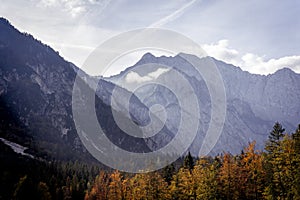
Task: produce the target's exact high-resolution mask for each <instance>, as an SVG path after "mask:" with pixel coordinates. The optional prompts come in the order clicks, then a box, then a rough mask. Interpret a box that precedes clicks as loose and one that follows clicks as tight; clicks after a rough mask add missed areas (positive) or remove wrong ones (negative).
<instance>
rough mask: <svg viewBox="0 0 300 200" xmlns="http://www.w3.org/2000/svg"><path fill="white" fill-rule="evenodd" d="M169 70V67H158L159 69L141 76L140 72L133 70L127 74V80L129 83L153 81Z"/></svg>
mask: <svg viewBox="0 0 300 200" xmlns="http://www.w3.org/2000/svg"><path fill="white" fill-rule="evenodd" d="M168 71H169V69H167V68H158V69H157V70H155V71H153V72H150V73H149V74H147V75H146V76H140V75H139V74H138V73H136V72H134V71H131V72H129V73H128V74H127V75H126V77H125V81H126V82H127V83H142V82H147V81H152V80H155V79H157V78H158V77H159V76H160V75H162V74H164V73H166V72H168Z"/></svg>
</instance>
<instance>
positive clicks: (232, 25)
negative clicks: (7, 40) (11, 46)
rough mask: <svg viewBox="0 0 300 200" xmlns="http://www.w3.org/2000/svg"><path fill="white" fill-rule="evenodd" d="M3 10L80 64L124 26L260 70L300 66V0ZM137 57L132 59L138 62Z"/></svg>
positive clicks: (40, 0)
mask: <svg viewBox="0 0 300 200" xmlns="http://www.w3.org/2000/svg"><path fill="white" fill-rule="evenodd" d="M0 15H1V16H3V17H5V18H7V19H8V20H9V21H10V22H11V23H12V24H13V25H14V26H15V27H16V28H18V29H19V30H21V31H26V32H28V33H31V34H32V35H33V36H34V37H36V38H37V39H39V40H42V41H43V42H44V43H46V44H49V45H50V46H52V47H53V48H54V49H55V50H57V51H59V52H60V55H62V56H63V57H64V58H65V59H67V60H69V61H71V62H73V63H75V64H76V65H77V66H79V67H80V66H81V65H82V64H83V63H84V61H85V59H86V58H87V56H88V55H89V54H90V53H91V52H92V51H93V50H94V49H95V47H97V46H99V45H100V44H101V43H102V42H104V41H105V40H107V39H109V38H110V37H112V36H114V35H116V34H118V33H122V32H124V31H128V30H132V29H136V28H145V27H160V28H166V29H170V30H174V31H177V32H179V33H181V34H183V35H186V36H188V37H190V38H191V39H193V40H194V41H195V42H197V43H198V44H200V45H201V46H202V48H203V49H204V50H205V51H206V52H207V53H208V54H209V55H210V56H213V57H215V58H217V59H220V60H223V61H225V62H228V63H232V64H234V65H237V66H240V67H241V68H242V69H243V70H247V71H249V72H252V73H258V74H269V73H273V72H275V71H276V70H278V69H280V68H283V67H289V68H291V69H293V70H294V71H296V72H298V73H300V45H299V44H300V1H297V0H290V1H279V0H251V1H239V0H224V1H222V0H202V1H201V0H199V1H197V0H177V1H161V0H151V1H146V0H144V1H142V0H130V1H129V0H128V1H126V0H114V1H110V0H99V1H98V0H1V3H0ZM139 56H141V53H140V54H139ZM129 57H130V56H129ZM129 57H128V58H129ZM133 58H134V57H132V56H131V58H130V59H127V61H126V62H125V61H124V65H130V64H131V63H130V62H136V59H137V57H135V59H133ZM132 59H133V60H132Z"/></svg>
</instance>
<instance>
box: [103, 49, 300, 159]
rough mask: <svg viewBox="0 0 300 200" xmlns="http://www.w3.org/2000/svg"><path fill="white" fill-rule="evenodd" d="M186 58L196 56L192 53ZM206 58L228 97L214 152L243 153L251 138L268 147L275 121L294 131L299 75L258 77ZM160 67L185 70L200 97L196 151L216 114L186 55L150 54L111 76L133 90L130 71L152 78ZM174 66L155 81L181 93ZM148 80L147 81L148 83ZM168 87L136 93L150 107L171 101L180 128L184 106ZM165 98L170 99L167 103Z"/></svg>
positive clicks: (298, 109) (172, 120) (279, 73)
mask: <svg viewBox="0 0 300 200" xmlns="http://www.w3.org/2000/svg"><path fill="white" fill-rule="evenodd" d="M186 56H190V57H193V56H192V55H186ZM205 59H210V60H212V61H213V62H214V63H215V65H216V66H217V68H218V69H219V71H220V74H221V76H222V78H223V82H224V87H225V91H226V101H227V102H226V104H227V112H226V119H225V124H224V128H223V131H222V134H221V136H220V138H219V140H218V142H217V144H216V145H215V147H214V149H213V151H212V153H215V154H216V153H220V152H222V151H230V152H231V153H239V152H240V151H241V149H243V147H244V146H246V145H247V144H248V142H250V141H253V140H256V141H257V147H258V148H259V149H263V146H264V143H265V140H266V139H267V136H268V132H269V130H270V129H271V127H272V125H273V124H274V123H275V121H280V122H281V123H282V124H283V126H284V127H286V129H287V131H292V130H294V129H295V127H296V125H297V124H298V123H299V119H300V105H299V99H300V74H296V73H294V72H293V71H291V70H290V69H286V68H285V69H282V70H279V71H277V72H276V73H274V74H271V75H268V76H262V75H254V74H250V73H248V72H245V71H242V70H241V69H240V68H238V67H235V66H233V65H229V64H226V63H224V62H221V61H218V60H215V59H213V58H202V60H205ZM151 63H152V64H153V65H152V69H151V67H150V68H148V69H144V70H141V68H142V67H143V66H146V65H145V64H151ZM156 65H157V67H156ZM161 66H168V67H167V68H169V69H174V70H176V71H178V72H180V73H182V74H183V75H184V77H185V79H186V80H188V81H189V83H190V84H191V85H192V87H193V89H194V91H196V92H195V93H196V95H197V97H198V99H199V101H200V104H199V105H200V108H201V109H200V115H201V116H203V118H202V119H201V120H200V123H201V126H200V128H199V129H198V134H197V138H196V140H195V141H194V144H193V145H192V147H191V150H192V151H193V153H195V154H197V152H199V146H201V145H202V143H201V142H202V140H203V138H204V135H205V133H206V131H207V128H208V124H209V120H210V117H211V113H210V110H211V99H210V98H211V97H210V94H209V92H208V89H207V87H206V84H205V82H204V79H203V78H202V77H197V78H195V76H194V74H197V72H196V71H195V69H194V68H193V66H191V64H189V63H188V62H187V61H186V60H185V59H183V57H181V56H180V55H177V56H175V57H165V56H162V57H155V56H153V55H151V54H149V53H148V54H145V55H144V56H143V57H142V58H141V60H140V61H138V62H137V63H136V64H135V65H134V66H132V67H130V68H127V69H126V70H125V71H123V72H121V73H120V74H119V75H116V76H113V77H110V78H108V80H110V81H112V82H114V83H116V84H119V85H120V86H122V87H124V88H126V89H128V90H130V91H133V90H132V89H133V88H134V87H135V84H137V82H134V80H131V81H128V80H129V79H130V76H129V75H131V74H132V73H135V74H138V75H136V76H135V77H142V78H143V77H147V76H149V74H151V73H154V72H157V70H158V69H159V68H161ZM167 68H165V69H167ZM174 70H169V71H168V70H167V72H164V73H162V74H160V75H159V76H158V77H157V78H156V81H158V82H161V83H166V84H167V83H171V84H172V85H175V86H176V87H177V91H180V87H181V85H182V83H181V82H180V81H179V80H177V79H174V72H173V71H174ZM121 77H123V78H121ZM144 80H146V79H144ZM143 83H147V81H144V82H143ZM167 91H168V89H166V88H162V87H160V86H148V87H142V88H140V89H139V90H136V91H135V94H136V95H137V96H138V97H139V98H140V99H141V100H142V102H143V103H145V104H146V105H148V106H151V105H153V104H155V103H158V104H161V105H167V106H166V110H167V112H170V115H169V116H171V118H170V119H169V122H170V123H169V124H167V127H168V128H169V129H170V130H173V131H176V129H174V128H173V127H176V126H177V124H178V121H177V119H178V118H180V116H179V114H178V113H179V111H178V109H180V106H179V104H178V102H176V101H175V98H172V97H170V96H167V95H165V94H166V93H167ZM187 98H188V97H187ZM166 102H168V103H167V104H166ZM168 105H172V107H168ZM191 106H193V105H191ZM174 108H176V109H177V111H176V109H174ZM185 131H189V129H188V128H187V129H186V130H185Z"/></svg>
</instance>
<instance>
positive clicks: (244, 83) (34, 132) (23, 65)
mask: <svg viewBox="0 0 300 200" xmlns="http://www.w3.org/2000/svg"><path fill="white" fill-rule="evenodd" d="M190 56H192V55H190ZM213 61H214V62H215V64H216V65H217V67H218V69H219V71H220V73H221V75H222V78H223V81H224V86H225V90H226V98H227V113H226V121H225V126H224V129H223V131H222V135H221V136H220V138H219V140H218V142H217V144H216V146H215V148H214V149H213V151H212V152H211V153H213V154H216V153H222V152H223V151H230V152H232V153H239V152H240V151H241V150H242V148H243V147H244V146H245V145H247V143H248V142H249V141H252V140H256V141H257V147H258V148H259V149H262V148H263V145H264V142H265V140H266V139H267V136H268V132H269V131H270V129H271V128H272V125H273V124H274V123H275V121H279V122H281V123H282V124H283V126H284V127H286V129H287V130H294V129H295V127H296V125H297V124H298V123H299V119H300V104H299V100H300V75H299V74H296V73H294V72H293V71H291V70H290V69H287V68H285V69H281V70H279V71H277V72H276V73H274V74H271V75H268V76H261V75H254V74H250V73H248V72H245V71H242V70H241V69H240V68H238V67H235V66H233V65H229V64H226V63H224V62H221V61H218V60H215V59H213ZM145 63H158V64H163V65H167V66H170V67H174V68H176V69H178V70H180V68H184V67H186V66H188V65H189V63H187V62H186V61H185V60H183V59H182V58H181V57H180V56H175V57H165V56H162V57H154V56H153V55H151V54H145V55H144V56H143V57H142V59H141V60H140V61H139V62H137V64H136V65H135V66H133V67H131V68H128V69H126V70H125V71H123V72H122V73H121V74H119V75H117V76H114V77H111V78H105V79H104V78H101V79H100V81H99V82H98V83H96V84H97V90H96V96H95V98H96V101H95V102H96V105H95V108H96V111H97V117H98V121H99V122H100V124H101V126H103V129H104V130H105V132H106V135H107V137H108V138H109V139H110V140H111V141H112V142H113V143H114V144H116V145H118V146H120V147H121V148H123V149H125V150H128V151H133V152H148V151H151V150H155V149H159V148H161V147H162V146H164V145H166V144H167V143H168V142H169V141H170V140H171V139H172V137H174V135H175V134H176V122H178V111H177V109H178V108H179V106H178V102H176V100H174V98H173V97H172V96H168V95H166V93H165V92H166V91H165V88H160V87H147V88H145V89H144V90H141V91H139V92H137V93H136V95H132V98H131V101H130V103H131V105H130V110H129V113H130V116H128V115H126V112H127V111H128V110H127V108H123V107H122V96H119V97H118V99H115V101H116V102H117V103H118V104H119V105H120V106H118V107H113V108H112V107H111V104H110V100H111V95H112V91H113V90H114V89H116V88H118V89H119V90H121V91H122V92H123V93H124V94H130V95H131V86H130V84H128V83H126V84H125V83H124V82H122V81H123V80H121V79H120V77H122V76H123V75H124V74H126V73H128V72H129V71H133V72H134V70H135V67H136V66H138V65H141V64H145ZM78 70H80V69H79V68H77V67H76V66H75V65H73V64H72V63H70V62H68V61H65V60H64V59H63V58H62V57H61V56H59V54H58V52H56V51H54V50H53V49H52V48H51V47H49V46H47V45H45V44H43V43H41V42H40V41H38V40H36V39H34V38H33V37H32V36H31V35H29V34H25V33H21V32H19V31H18V30H17V29H15V28H14V27H13V26H12V25H11V24H10V23H9V22H8V21H7V20H6V19H3V18H1V19H0V122H1V123H0V137H1V138H5V139H6V140H9V141H12V142H15V143H18V144H20V145H22V146H24V147H26V150H25V153H30V155H33V156H35V157H42V158H46V159H53V158H55V159H62V160H64V159H66V160H68V159H74V160H75V159H81V160H91V161H93V160H94V159H93V158H92V156H90V154H89V153H87V151H86V149H85V147H84V146H83V145H82V142H81V140H80V139H79V137H78V134H77V131H76V128H75V124H74V121H73V113H72V90H73V84H74V81H75V77H76V73H77V72H78ZM156 70H157V69H156ZM151 72H153V71H147V70H145V72H144V73H145V74H140V75H141V76H145V75H147V74H149V73H151ZM82 73H84V72H82ZM137 73H138V72H137ZM191 73H192V72H191ZM184 75H185V77H186V79H187V80H189V81H190V82H191V83H192V84H193V85H197V87H198V89H199V91H201V96H198V97H199V98H200V99H201V100H200V106H201V108H203V109H202V110H201V116H204V118H203V121H201V125H202V126H201V128H200V129H199V131H198V135H197V137H196V139H195V141H194V143H193V145H192V146H191V148H190V150H191V151H192V152H194V153H195V154H196V153H197V151H198V150H199V146H201V142H202V139H203V137H204V134H205V130H207V126H208V122H209V119H210V115H211V114H210V111H209V109H210V96H209V93H208V91H207V87H206V86H205V82H204V81H203V80H201V79H193V78H192V76H191V74H189V73H185V74H184ZM85 77H86V80H87V81H86V82H85V81H83V84H84V89H85V90H91V88H90V87H89V84H90V83H91V84H92V83H94V82H95V80H96V79H95V77H91V76H89V75H87V74H85ZM157 79H163V80H164V81H166V82H176V80H173V79H172V73H171V72H170V71H167V70H166V71H163V73H161V74H160V75H159V76H158V77H157ZM82 103H83V104H84V103H85V102H82ZM156 103H159V104H162V105H169V107H167V109H166V110H167V112H168V114H170V116H172V117H171V119H169V121H168V123H166V124H165V125H164V126H163V128H162V130H161V131H160V132H159V134H158V135H157V136H154V137H152V138H149V139H145V140H144V139H141V138H135V137H132V136H128V135H127V134H126V133H124V132H123V131H122V130H121V129H120V128H118V126H117V124H116V123H115V121H114V120H113V119H114V118H113V115H112V110H113V111H116V112H118V113H119V114H120V116H121V118H123V119H124V120H125V121H126V120H130V119H129V118H132V119H133V121H134V122H135V123H136V124H138V125H144V124H147V123H149V114H148V113H149V108H150V107H151V106H152V105H154V104H156ZM191 106H192V105H191ZM158 118H159V117H158ZM186 131H188V129H187V130H186Z"/></svg>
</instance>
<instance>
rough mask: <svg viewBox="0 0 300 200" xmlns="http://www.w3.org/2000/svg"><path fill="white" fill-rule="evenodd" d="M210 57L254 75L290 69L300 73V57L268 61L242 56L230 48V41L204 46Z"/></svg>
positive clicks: (286, 57)
mask: <svg viewBox="0 0 300 200" xmlns="http://www.w3.org/2000/svg"><path fill="white" fill-rule="evenodd" d="M202 47H203V49H204V50H205V51H206V52H207V54H208V55H209V56H212V57H214V58H216V59H218V60H222V61H224V62H227V63H230V64H233V65H235V66H239V67H241V68H242V69H243V70H246V71H249V72H250V73H254V74H265V75H267V74H270V73H274V72H276V71H277V70H279V69H282V68H285V67H287V68H290V69H292V70H293V71H295V72H297V73H300V56H285V57H281V58H278V59H274V58H273V59H266V58H265V56H259V55H256V54H253V53H245V54H242V53H240V52H239V51H238V50H236V49H233V48H230V47H229V41H228V40H220V41H219V42H217V43H216V44H209V45H208V44H205V45H202Z"/></svg>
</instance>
